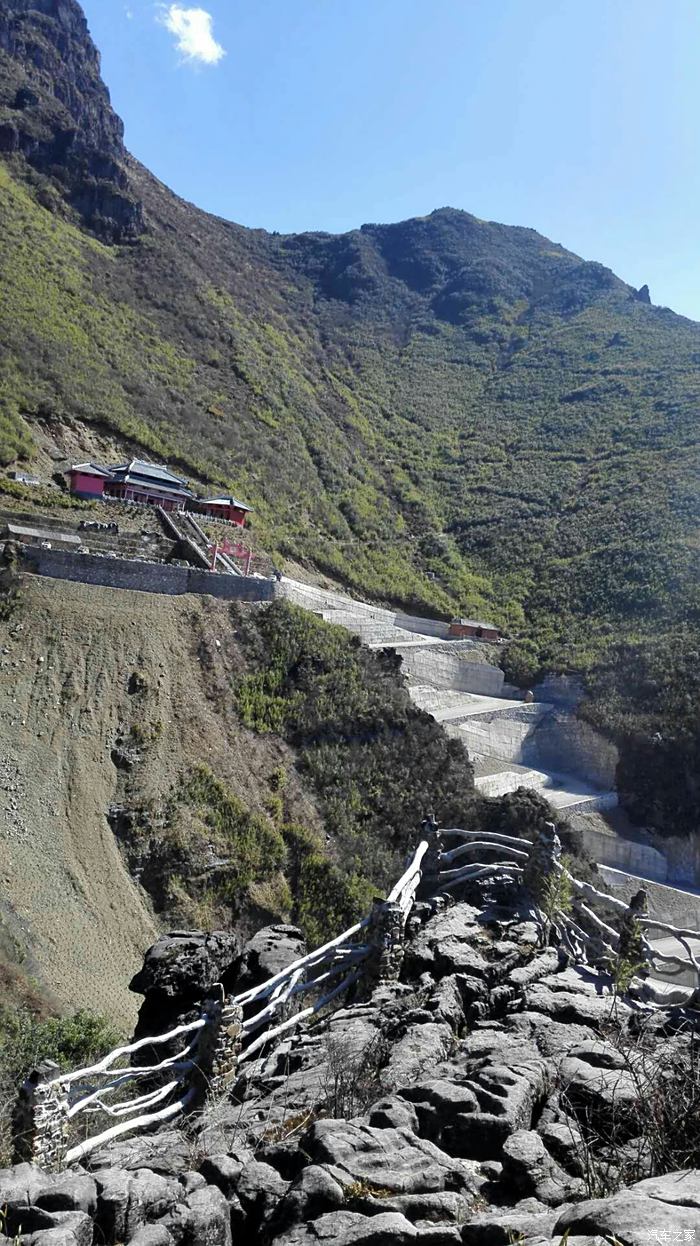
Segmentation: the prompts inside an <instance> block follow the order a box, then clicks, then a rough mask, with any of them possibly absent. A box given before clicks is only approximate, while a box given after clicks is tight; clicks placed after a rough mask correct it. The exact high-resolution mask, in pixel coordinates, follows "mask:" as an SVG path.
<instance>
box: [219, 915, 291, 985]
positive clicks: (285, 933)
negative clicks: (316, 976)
mask: <svg viewBox="0 0 700 1246" xmlns="http://www.w3.org/2000/svg"><path fill="white" fill-rule="evenodd" d="M305 955H306V941H305V939H304V936H303V934H302V933H301V930H299V929H298V927H297V926H285V925H277V926H265V927H264V928H263V929H262V930H258V932H257V934H255V935H253V937H252V939H249V940H248V942H247V943H246V945H245V947H244V948H243V955H242V957H241V962H240V968H239V974H238V978H237V980H236V986H235V992H236V994H237V995H238V994H240V993H241V992H242V991H247V990H249V989H250V987H252V986H259V985H260V983H261V982H265V981H266V980H267V978H272V977H273V976H274V975H275V974H276V973H279V972H280V970H281V969H286V968H287V965H291V964H292V963H293V961H295V960H301V958H302V956H305Z"/></svg>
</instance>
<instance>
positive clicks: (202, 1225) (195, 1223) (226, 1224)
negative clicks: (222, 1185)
mask: <svg viewBox="0 0 700 1246" xmlns="http://www.w3.org/2000/svg"><path fill="white" fill-rule="evenodd" d="M186 1205H187V1210H188V1217H187V1243H188V1246H231V1213H230V1210H229V1205H228V1203H227V1202H226V1199H225V1198H224V1196H223V1194H222V1193H221V1190H217V1188H216V1186H213V1185H205V1186H202V1188H201V1189H199V1190H194V1192H193V1193H192V1194H190V1195H189V1196H188V1199H187V1204H186Z"/></svg>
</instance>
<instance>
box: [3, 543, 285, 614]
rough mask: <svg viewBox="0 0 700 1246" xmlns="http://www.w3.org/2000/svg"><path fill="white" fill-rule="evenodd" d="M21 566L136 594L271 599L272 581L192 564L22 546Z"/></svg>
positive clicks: (58, 577) (53, 575) (255, 599)
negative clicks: (201, 567)
mask: <svg viewBox="0 0 700 1246" xmlns="http://www.w3.org/2000/svg"><path fill="white" fill-rule="evenodd" d="M21 569H22V570H23V571H29V572H31V573H32V574H34V575H46V576H50V577H51V578H52V579H54V580H74V581H76V582H77V583H78V584H99V585H102V586H103V587H105V588H128V589H132V590H135V591H136V592H140V593H165V594H167V595H169V596H179V595H180V594H182V593H202V594H207V595H208V596H210V597H221V598H223V599H224V600H226V601H271V600H272V598H273V596H274V591H273V590H274V581H273V580H262V579H258V578H257V577H256V576H238V575H216V574H215V573H214V572H212V571H200V570H199V569H198V568H195V567H172V566H169V565H167V564H164V563H153V562H136V561H134V560H132V559H125V558H100V557H99V556H98V555H96V554H74V553H71V552H68V551H67V550H59V549H41V548H35V547H31V546H25V547H24V548H23V549H22V553H21Z"/></svg>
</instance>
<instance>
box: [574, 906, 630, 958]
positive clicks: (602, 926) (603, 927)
mask: <svg viewBox="0 0 700 1246" xmlns="http://www.w3.org/2000/svg"><path fill="white" fill-rule="evenodd" d="M574 902H575V904H576V908H577V910H578V911H579V912H580V913H584V914H585V916H586V917H587V918H588V920H589V921H590V922H592V923H593V925H594V926H596V927H597V929H598V930H600V931H601V932H602V933H603V934H606V935H607V936H608V938H609V939H611V940H612V942H613V945H614V946H615V947H617V944H618V943H619V941H620V936H619V934H618V932H617V931H616V930H613V928H612V926H608V924H607V923H606V922H604V921H603V919H602V917H599V916H598V914H597V913H594V912H593V909H589V907H588V905H587V904H584V903H583V900H579V899H578V897H576V898H575V901H574Z"/></svg>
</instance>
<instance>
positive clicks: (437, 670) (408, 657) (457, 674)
mask: <svg viewBox="0 0 700 1246" xmlns="http://www.w3.org/2000/svg"><path fill="white" fill-rule="evenodd" d="M397 652H398V653H400V654H401V657H402V659H403V662H402V667H403V670H404V671H406V673H407V674H410V675H413V677H414V678H415V679H418V680H420V682H421V683H424V684H433V685H434V686H435V687H436V688H454V689H455V690H456V691H457V692H483V693H485V694H486V696H491V697H497V696H499V694H500V691H501V688H502V687H503V671H501V670H499V669H498V667H497V666H489V665H488V663H487V662H463V661H460V659H459V658H452V657H450V656H449V654H447V653H445V652H444V651H443V650H442V648H441V647H440V648H439V649H438V651H437V652H436V649H435V647H433V646H432V645H427V646H426V647H425V649H420V648H418V649H411V648H406V649H398V650H397Z"/></svg>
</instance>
